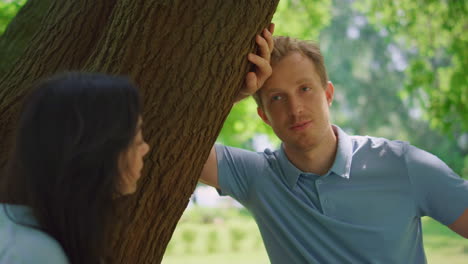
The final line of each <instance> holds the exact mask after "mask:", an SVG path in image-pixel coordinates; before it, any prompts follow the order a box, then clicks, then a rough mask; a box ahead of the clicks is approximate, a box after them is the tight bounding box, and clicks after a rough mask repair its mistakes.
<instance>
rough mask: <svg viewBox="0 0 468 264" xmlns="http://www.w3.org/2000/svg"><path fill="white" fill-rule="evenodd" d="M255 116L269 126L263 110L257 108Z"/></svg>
mask: <svg viewBox="0 0 468 264" xmlns="http://www.w3.org/2000/svg"><path fill="white" fill-rule="evenodd" d="M257 114H258V116H259V117H260V118H261V119H262V120H263V122H265V123H266V124H267V125H269V126H271V124H270V120H268V117H267V115H266V114H265V112H263V109H262V108H261V107H260V106H258V107H257Z"/></svg>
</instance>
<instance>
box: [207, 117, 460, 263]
mask: <svg viewBox="0 0 468 264" xmlns="http://www.w3.org/2000/svg"><path fill="white" fill-rule="evenodd" d="M334 131H335V134H337V136H338V148H337V154H336V158H335V161H334V163H333V166H332V168H331V169H330V170H329V171H328V172H327V173H326V174H325V175H324V176H318V175H314V174H311V173H304V172H302V171H300V170H299V169H297V168H296V167H295V166H294V165H293V164H291V163H290V161H289V160H288V158H287V157H286V155H285V153H284V151H283V149H282V148H281V149H280V150H279V151H274V152H272V151H270V150H269V149H266V150H265V151H264V152H260V153H255V152H250V151H246V150H242V149H237V148H232V147H226V146H222V145H216V153H217V158H218V175H219V176H218V177H219V181H218V183H219V186H220V188H221V192H222V193H223V194H228V195H230V196H232V197H234V198H235V199H237V200H238V201H239V202H241V203H242V204H243V205H244V206H245V207H246V208H247V209H249V211H250V212H251V213H252V215H253V216H254V218H255V220H256V222H257V224H258V226H259V229H260V232H261V234H262V237H263V241H264V243H265V247H266V249H267V252H268V256H269V258H270V261H271V263H279V264H280V263H281V264H283V263H426V257H425V254H424V249H423V243H422V234H421V219H420V218H421V217H422V216H430V217H432V218H434V219H436V220H437V221H439V222H441V223H443V224H445V225H449V224H451V223H453V222H454V221H455V220H456V219H457V218H458V217H459V216H460V215H461V214H462V213H463V212H464V210H465V209H466V208H468V181H465V180H463V179H461V178H460V177H459V176H458V175H456V174H455V173H454V172H453V171H452V170H451V169H450V168H449V167H447V166H446V165H445V163H443V162H442V161H441V160H439V159H438V158H437V157H435V156H433V155H431V154H429V153H427V152H425V151H423V150H420V149H418V148H416V147H414V146H411V145H409V144H408V143H405V142H401V141H390V140H387V139H383V138H375V137H368V136H348V135H347V134H346V133H344V132H343V131H342V130H341V129H340V128H338V127H336V126H334Z"/></svg>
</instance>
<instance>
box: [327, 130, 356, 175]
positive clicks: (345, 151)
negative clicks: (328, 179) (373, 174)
mask: <svg viewBox="0 0 468 264" xmlns="http://www.w3.org/2000/svg"><path fill="white" fill-rule="evenodd" d="M332 128H333V131H334V132H335V135H336V136H337V138H338V147H337V149H336V156H335V161H334V162H333V165H332V167H331V169H330V171H331V172H333V173H335V174H336V175H338V176H341V177H343V178H345V179H349V175H350V171H351V160H352V157H353V143H352V141H351V138H350V136H348V134H346V133H345V132H344V131H343V130H342V129H341V128H339V127H338V126H335V125H332Z"/></svg>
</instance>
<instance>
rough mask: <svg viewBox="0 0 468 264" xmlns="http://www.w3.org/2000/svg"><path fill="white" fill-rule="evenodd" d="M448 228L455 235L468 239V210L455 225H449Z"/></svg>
mask: <svg viewBox="0 0 468 264" xmlns="http://www.w3.org/2000/svg"><path fill="white" fill-rule="evenodd" d="M448 227H449V228H450V229H452V230H453V231H454V232H455V233H457V234H459V235H460V236H462V237H464V238H467V239H468V208H467V209H466V210H465V212H463V214H462V215H461V216H460V217H458V219H457V220H455V222H454V223H453V224H451V225H449V226H448Z"/></svg>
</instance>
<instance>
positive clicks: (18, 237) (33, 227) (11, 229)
mask: <svg viewBox="0 0 468 264" xmlns="http://www.w3.org/2000/svg"><path fill="white" fill-rule="evenodd" d="M19 223H21V224H19ZM37 228H38V224H37V221H36V220H35V218H34V217H33V215H32V213H31V210H30V209H29V208H28V207H25V206H20V205H9V204H2V203H0V264H38V263H47V264H68V263H69V262H68V259H67V257H66V255H65V253H64V251H63V249H62V247H61V246H60V244H59V243H58V242H57V241H56V240H55V239H53V238H52V237H50V236H49V235H48V234H46V233H44V232H42V231H40V230H39V229H37Z"/></svg>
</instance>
